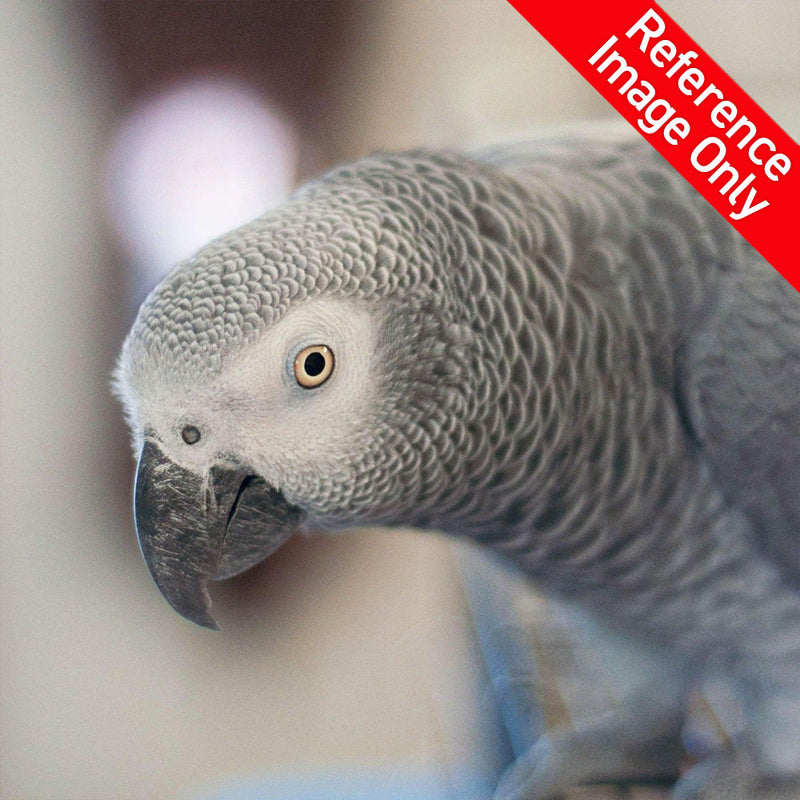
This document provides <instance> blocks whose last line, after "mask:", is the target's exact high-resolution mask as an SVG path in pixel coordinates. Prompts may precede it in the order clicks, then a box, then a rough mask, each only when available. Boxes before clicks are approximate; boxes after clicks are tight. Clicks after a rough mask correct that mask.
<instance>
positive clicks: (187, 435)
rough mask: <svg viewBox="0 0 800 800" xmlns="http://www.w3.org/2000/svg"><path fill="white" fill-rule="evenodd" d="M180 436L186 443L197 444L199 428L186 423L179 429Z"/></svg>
mask: <svg viewBox="0 0 800 800" xmlns="http://www.w3.org/2000/svg"><path fill="white" fill-rule="evenodd" d="M181 437H182V438H183V441H184V442H186V444H197V443H198V442H199V441H200V429H199V428H196V427H195V426H194V425H187V426H186V427H185V428H184V429H183V430H182V431H181Z"/></svg>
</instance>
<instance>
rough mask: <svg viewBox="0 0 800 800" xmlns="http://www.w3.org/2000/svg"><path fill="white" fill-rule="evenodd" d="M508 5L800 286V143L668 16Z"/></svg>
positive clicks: (606, 7)
mask: <svg viewBox="0 0 800 800" xmlns="http://www.w3.org/2000/svg"><path fill="white" fill-rule="evenodd" d="M509 2H510V3H511V5H513V6H514V7H515V8H516V9H517V10H518V11H519V12H520V13H521V14H522V15H523V16H524V17H525V18H526V19H527V20H528V22H530V23H531V25H533V26H534V27H535V28H536V30H537V31H539V33H541V34H542V36H544V38H545V39H547V41H548V42H550V44H551V45H553V47H555V48H556V50H558V51H559V52H560V53H561V55H563V56H564V58H566V59H567V61H569V62H570V64H572V66H573V67H575V69H577V70H578V72H580V73H581V75H583V77H584V78H586V80H588V81H589V82H590V83H591V84H592V86H594V88H595V89H597V91H599V92H600V94H602V95H603V97H605V98H606V100H608V101H609V102H610V103H611V105H612V106H614V108H616V109H617V111H619V113H620V114H622V116H623V117H625V119H627V120H628V122H630V123H631V124H632V125H633V126H634V127H635V128H636V130H638V131H639V132H640V133H641V134H642V135H643V136H645V138H646V139H647V140H648V141H649V142H650V143H651V144H652V145H653V147H655V148H656V150H658V152H659V153H661V155H663V156H664V157H665V158H666V159H667V160H668V161H669V162H670V163H671V164H672V165H673V166H674V167H675V168H676V169H677V170H678V172H680V173H681V175H683V177H684V178H686V179H687V180H688V181H689V182H690V183H691V184H692V186H694V187H695V188H696V189H697V190H698V191H699V192H700V193H701V194H702V195H703V197H705V198H706V200H708V201H709V202H710V203H711V205H713V206H714V208H716V209H717V211H719V213H720V214H722V215H723V216H724V217H725V218H726V219H727V220H728V221H729V222H730V223H731V225H733V226H734V227H735V228H736V229H737V230H738V231H739V233H741V234H742V236H744V237H745V238H746V239H747V240H748V241H749V242H750V243H751V244H752V245H753V246H754V247H755V248H756V249H757V250H758V251H759V252H760V253H761V254H762V255H763V256H764V258H766V259H767V261H769V263H770V264H772V266H774V267H775V268H776V269H777V270H778V271H780V272H781V274H782V275H783V276H784V277H785V278H786V279H787V280H789V281H790V282H791V283H792V284H793V285H794V287H795V288H796V289H798V290H799V291H800V257H798V245H797V243H796V239H795V237H796V236H797V231H796V229H797V225H798V216H800V146H798V145H797V143H796V142H794V141H793V140H792V139H791V138H790V137H789V136H788V135H787V134H786V133H785V132H784V131H783V130H782V129H781V128H780V127H779V126H778V125H777V123H776V122H775V121H774V120H773V119H772V118H771V117H769V115H768V114H766V113H765V112H764V111H763V110H762V109H761V108H760V107H759V106H758V104H757V103H756V102H755V101H754V100H753V99H752V98H751V97H749V96H748V95H747V94H746V93H745V92H744V91H742V89H741V88H740V87H739V86H738V85H737V84H736V83H735V82H734V81H733V80H732V79H731V78H730V77H729V76H728V75H727V74H726V73H725V71H724V70H723V69H722V68H721V67H720V66H719V65H718V64H717V63H716V62H715V61H714V60H713V59H712V58H710V57H709V56H708V55H707V54H706V53H705V52H704V51H703V50H702V49H701V48H700V47H699V46H698V45H697V44H696V43H695V42H694V40H693V39H692V38H691V37H690V36H688V34H686V32H685V31H683V30H682V29H681V28H680V26H679V25H678V24H677V23H676V22H675V21H674V20H673V19H672V18H671V17H670V16H669V15H668V14H667V13H666V12H664V11H663V10H662V9H661V8H660V7H659V6H658V5H657V4H656V3H653V2H649V0H615V2H613V3H598V2H575V1H574V0H573V2H569V0H566V1H564V2H541V0H539V2H536V0H509ZM720 24H724V20H720Z"/></svg>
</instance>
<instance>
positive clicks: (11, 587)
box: [0, 0, 800, 800]
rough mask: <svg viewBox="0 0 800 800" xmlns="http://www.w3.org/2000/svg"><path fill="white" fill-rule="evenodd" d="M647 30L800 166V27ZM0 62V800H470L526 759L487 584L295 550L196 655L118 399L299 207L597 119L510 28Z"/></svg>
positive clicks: (38, 28)
mask: <svg viewBox="0 0 800 800" xmlns="http://www.w3.org/2000/svg"><path fill="white" fill-rule="evenodd" d="M662 5H663V7H664V8H665V9H666V10H667V11H668V12H669V13H670V14H672V15H673V16H674V17H675V18H676V19H677V21H678V22H679V23H680V24H682V25H683V26H684V27H685V28H686V29H687V31H688V32H689V33H690V34H691V35H693V36H694V37H695V38H696V39H697V40H698V42H699V43H700V44H701V45H702V46H703V47H704V48H705V49H706V50H707V51H708V52H709V53H710V54H711V55H712V56H713V57H714V58H715V59H716V60H717V61H718V62H719V63H720V64H721V65H722V66H723V68H725V69H726V70H727V71H728V72H729V73H730V74H731V75H732V77H733V78H734V79H735V80H737V81H738V82H739V83H740V84H741V85H742V86H743V87H744V88H745V90H746V91H748V92H749V93H750V94H751V95H752V96H753V97H754V98H755V99H756V100H757V101H758V102H760V103H761V105H762V106H763V107H764V108H765V109H766V110H767V111H768V112H769V113H770V114H771V115H772V116H773V117H774V118H775V119H776V120H777V121H778V122H779V124H781V125H782V126H783V127H784V128H785V129H786V130H787V131H788V132H789V133H790V134H791V135H793V136H794V137H795V138H797V137H798V132H799V131H800V107H799V105H798V97H799V96H800V49H798V46H797V43H798V42H799V41H800V6H798V4H797V3H796V2H795V0H760V1H759V0H719V2H711V0H708V1H707V2H697V0H663V2H662ZM0 59H2V60H1V61H0V65H1V72H0V77H1V78H2V98H1V100H0V137H1V141H0V148H1V149H2V156H1V157H2V177H1V179H0V192H1V196H0V268H1V269H2V272H1V273H0V349H1V351H2V367H1V369H2V373H1V376H0V380H1V381H2V382H1V383H0V392H1V394H0V426H1V429H0V493H1V496H0V798H3V800H12V799H13V800H63V799H64V798H74V799H75V800H83V799H84V798H85V799H87V800H88V798H95V799H97V800H101V799H104V798H132V799H135V800H144V799H145V798H176V800H177V799H186V800H188V799H189V798H213V799H214V800H221V798H228V799H230V798H251V797H281V798H293V797H301V796H302V797H307V798H318V800H328V799H329V798H334V797H336V798H338V797H342V798H345V797H346V798H348V800H355V799H356V798H358V797H361V796H362V794H359V792H360V791H364V790H363V785H364V784H363V783H359V780H360V778H358V776H359V775H369V776H372V778H371V779H372V780H374V781H376V782H377V783H378V784H379V785H380V786H381V787H383V789H382V791H383V792H384V794H383V795H379V794H377V793H376V792H375V791H374V790H373V791H366V793H364V794H363V796H364V797H370V798H372V799H373V800H376V798H377V797H379V796H386V797H397V798H404V799H405V800H412V798H416V797H419V798H423V797H424V798H428V799H429V800H433V799H434V798H456V799H457V800H469V799H470V798H476V799H477V798H487V797H488V796H489V792H490V787H491V786H492V784H493V782H494V781H496V779H497V775H498V774H499V771H500V770H501V769H502V767H503V765H504V764H505V763H506V762H507V761H508V759H509V758H510V753H511V752H512V751H513V749H514V742H513V741H510V740H509V733H508V729H507V726H504V725H503V723H502V721H501V716H502V714H501V712H502V709H500V711H498V707H497V702H496V697H495V696H494V694H493V693H492V692H491V691H490V687H491V685H492V681H491V670H492V665H491V664H489V665H488V666H487V665H486V661H485V659H484V658H482V656H481V643H482V642H483V644H484V645H485V637H484V636H483V635H482V632H481V631H480V630H479V629H476V626H475V616H474V614H473V610H474V608H475V598H474V595H470V594H469V591H470V581H469V575H470V574H471V572H470V570H472V571H473V572H474V569H475V564H474V562H473V561H472V560H471V559H472V558H473V556H471V555H467V556H465V555H464V554H463V553H460V552H455V551H454V549H453V548H452V547H451V546H450V545H449V544H448V543H446V542H443V541H441V540H439V539H438V538H436V537H434V536H423V535H420V534H415V533H412V532H391V533H389V532H382V531H367V532H363V533H360V534H358V535H355V534H353V535H346V536H341V537H337V538H332V539H325V538H319V539H310V540H302V539H301V540H297V541H292V542H291V543H290V544H289V545H288V546H286V547H285V548H284V550H282V551H280V552H279V553H278V554H276V555H275V556H274V557H273V558H272V559H270V560H269V561H268V562H267V563H266V564H264V565H262V566H261V567H259V568H257V569H255V570H253V571H252V572H250V573H248V574H246V575H244V576H242V577H240V578H238V579H235V580H233V581H230V582H227V583H225V584H220V585H217V586H215V587H212V589H213V591H212V594H213V596H214V599H215V609H216V615H217V618H218V620H219V621H220V623H221V624H222V628H223V631H222V633H217V634H214V633H210V632H208V631H206V630H202V629H200V628H196V627H193V626H192V625H190V624H189V623H187V622H185V621H184V620H182V619H180V618H179V617H178V616H177V615H175V614H174V613H173V612H172V611H171V610H170V609H169V607H168V606H167V604H166V603H165V602H164V601H163V600H162V599H161V597H160V596H159V594H158V592H157V590H156V588H155V586H154V585H153V584H152V583H151V581H150V578H149V576H148V574H147V571H146V569H145V567H144V564H143V563H142V561H141V558H140V555H139V552H138V547H137V544H136V540H135V532H134V528H133V522H132V517H131V511H130V492H131V483H132V476H133V467H134V464H133V459H132V456H131V453H130V450H129V447H128V441H127V432H126V430H125V428H124V424H123V421H122V418H121V415H120V411H119V408H118V407H117V405H116V404H115V402H114V401H113V400H112V398H111V395H110V392H109V376H110V373H111V370H112V369H113V365H114V359H115V357H116V354H117V352H118V350H119V347H120V345H121V342H122V339H123V337H124V334H125V332H126V330H127V328H128V326H129V325H130V323H131V321H132V319H133V315H134V314H135V310H136V307H137V305H138V303H139V302H140V301H141V300H142V299H143V297H144V295H145V294H146V293H147V291H148V290H149V289H150V288H151V287H152V286H153V285H154V284H155V283H156V282H157V281H158V280H159V278H160V276H162V275H163V274H164V273H165V272H166V270H167V269H168V268H169V266H170V265H171V264H172V263H174V262H175V261H176V260H178V259H180V258H182V257H184V256H186V255H188V254H189V253H191V251H192V250H193V249H195V248H196V247H197V246H199V245H201V244H203V243H204V242H205V241H206V240H208V239H210V238H211V237H213V236H215V235H217V234H218V233H221V232H224V231H225V230H227V229H229V228H231V227H234V226H236V225H238V224H240V223H242V222H245V221H247V220H248V219H250V218H252V217H254V216H256V215H258V214H260V213H262V212H263V211H264V210H266V209H267V208H269V207H270V206H272V205H275V204H277V203H278V202H280V201H281V200H282V198H284V197H285V196H286V194H287V193H288V192H289V191H290V189H291V188H292V187H293V186H294V185H295V184H296V183H297V182H299V181H302V180H304V179H307V178H309V177H311V176H313V175H315V174H317V173H319V172H320V171H322V170H324V169H325V168H327V167H329V166H331V165H333V164H335V163H337V162H339V161H341V160H344V159H351V158H354V157H358V156H360V155H364V154H367V153H369V152H371V151H374V150H379V149H396V148H406V147H412V146H420V145H424V146H433V147H438V146H465V145H472V144H479V143H483V142H487V141H490V140H492V139H494V138H498V137H502V136H508V135H513V134H518V133H520V132H524V131H526V130H531V129H533V128H535V127H537V126H540V125H553V124H558V123H563V122H569V121H579V120H590V119H607V118H610V117H611V116H612V115H613V112H612V111H611V109H610V108H609V107H608V106H606V105H605V103H604V102H603V101H602V100H601V99H600V98H599V96H596V95H595V93H594V92H593V90H592V89H591V88H590V87H589V86H588V84H586V83H585V82H584V81H583V80H582V79H581V78H580V77H579V76H577V74H575V73H574V72H573V71H572V69H571V68H570V67H569V66H568V65H567V64H566V63H565V62H563V61H562V59H561V58H560V56H558V54H557V53H556V52H555V51H554V50H552V49H551V48H550V47H549V45H547V44H546V43H545V42H544V40H542V39H541V37H539V35H538V34H537V33H536V32H535V31H534V30H533V29H532V28H531V27H530V25H529V24H528V23H527V22H526V21H525V20H524V19H523V18H522V17H520V16H519V15H518V14H517V13H516V12H515V11H514V10H513V9H512V8H511V7H510V6H509V5H507V4H506V3H505V2H504V0H451V1H450V2H444V1H442V0H430V1H429V2H427V1H426V0H383V1H382V2H356V1H355V0H329V1H328V2H323V1H322V0H319V1H318V2H305V1H302V0H296V1H294V2H283V1H282V2H277V1H276V2H241V1H240V0H228V1H227V2H186V1H185V0H184V1H181V2H178V1H177V0H172V1H170V2H167V1H164V2H151V1H150V0H138V1H136V2H117V1H116V0H104V1H103V2H82V3H73V2H49V3H48V2H34V0H4V2H3V3H2V5H0ZM465 559H466V562H465ZM465 563H467V567H466V569H465V567H464V564H465ZM465 572H466V575H467V579H466V581H465V578H464V575H465ZM498 580H499V583H498V584H497V585H498V586H502V587H506V586H507V585H506V584H503V579H498ZM465 586H466V591H465ZM473 588H474V587H473ZM506 590H507V589H506V588H500V589H498V590H497V591H498V595H497V596H498V597H499V596H500V595H501V594H502V592H504V591H506ZM485 599H486V598H484V600H485ZM489 599H490V600H491V599H492V598H491V597H490V598H489ZM494 599H495V600H496V599H497V597H495V598H494ZM525 603H528V605H526V606H525V609H524V611H523V612H522V613H523V615H524V614H532V613H535V612H534V611H532V610H531V609H532V608H533V607H534V605H535V604H536V603H539V605H538V606H536V607H537V608H539V609H540V610H541V609H544V612H545V613H549V612H547V609H548V606H546V604H541V601H538V600H536V599H535V598H534V599H529V600H526V601H525ZM530 604H533V605H530ZM490 605H491V603H490ZM536 613H538V612H536ZM555 650H557V648H555V649H554V650H552V651H553V652H554V651H555ZM551 660H552V659H551ZM579 662H581V659H577V660H576V659H574V658H573V659H572V660H571V661H570V662H569V663H566V664H561V667H560V669H561V670H562V672H564V671H566V672H568V671H569V670H571V669H572V670H575V669H577V668H578V667H580V663H579ZM554 668H555V669H559V666H558V665H556V667H554ZM603 691H605V689H603ZM608 691H610V692H611V693H612V694H613V692H614V691H617V690H616V689H615V688H614V687H610V688H609V689H608ZM598 693H599V694H602V692H599V690H598ZM598 702H602V698H601V699H599V700H598ZM553 708H554V709H555V710H554V711H552V709H551V711H552V713H553V714H555V715H556V716H559V715H560V716H561V717H563V716H564V715H569V713H570V709H569V708H562V707H560V706H559V702H558V701H554V704H553ZM511 739H513V736H511ZM265 787H271V788H265ZM359 787H362V788H359ZM648 796H650V795H648Z"/></svg>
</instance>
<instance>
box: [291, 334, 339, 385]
mask: <svg viewBox="0 0 800 800" xmlns="http://www.w3.org/2000/svg"><path fill="white" fill-rule="evenodd" d="M331 372H333V350H331V349H330V348H329V347H326V346H325V345H324V344H315V345H312V346H311V347H304V348H303V349H302V350H301V351H300V352H299V353H298V354H297V358H295V360H294V377H295V379H296V380H297V382H298V383H299V384H300V385H301V386H302V387H303V388H304V389H315V388H316V387H317V386H321V385H322V384H323V383H325V381H326V380H328V378H329V377H330V375H331Z"/></svg>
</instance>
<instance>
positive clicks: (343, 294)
mask: <svg viewBox="0 0 800 800" xmlns="http://www.w3.org/2000/svg"><path fill="white" fill-rule="evenodd" d="M453 158H455V157H453ZM432 166H433V167H435V169H433V170H432ZM457 167H458V164H457V163H456V162H455V161H453V162H452V163H451V162H449V161H448V160H447V158H445V157H442V160H441V161H440V163H438V164H435V165H432V164H431V161H430V159H428V158H415V157H413V156H406V157H388V156H385V157H373V158H372V159H366V160H364V161H362V162H357V164H356V165H353V166H349V167H345V168H340V169H339V170H337V171H335V172H334V173H331V174H330V175H328V176H326V177H325V178H323V179H322V180H321V181H319V182H317V183H315V184H312V185H311V186H309V187H306V188H305V189H302V190H300V191H299V192H298V193H297V194H296V195H295V196H293V197H292V198H290V200H289V201H288V202H287V203H286V204H285V205H284V206H283V207H281V208H280V209H277V210H275V211H272V212H270V213H268V214H267V215H265V216H263V217H261V218H259V219H257V220H255V221H254V222H252V223H250V224H248V225H246V226H244V227H242V228H240V229H238V230H236V231H234V232H232V233H231V234H228V235H226V236H224V237H222V238H220V239H218V240H216V241H214V242H212V243H211V244H210V245H208V246H206V247H205V248H203V249H202V250H200V251H199V252H198V253H197V254H196V255H195V256H194V257H193V258H191V259H189V260H188V261H186V262H184V263H182V264H179V265H178V266H177V267H176V268H175V269H174V270H173V271H172V272H171V273H170V274H169V275H168V276H167V277H166V278H165V279H164V280H163V282H162V283H161V284H160V285H159V286H157V287H156V288H155V289H154V290H153V292H152V293H151V294H150V295H149V297H148V298H147V299H146V300H145V302H144V304H143V305H142V308H141V309H140V311H139V313H138V316H137V318H136V320H135V322H134V324H133V327H132V330H131V332H130V333H129V335H128V337H127V339H126V342H125V345H124V347H123V350H122V353H121V356H120V359H119V364H118V369H117V374H116V386H117V391H118V394H119V395H120V396H121V398H122V400H123V403H124V405H125V409H126V413H127V417H128V420H129V423H130V426H131V430H132V434H133V444H134V450H135V454H136V457H137V458H138V469H137V475H136V485H135V490H134V511H135V518H136V525H137V532H138V536H139V541H140V545H141V549H142V553H143V555H144V558H145V560H146V562H147V565H148V567H149V569H150V572H151V574H152V576H153V578H154V579H155V582H156V584H157V585H158V587H159V589H160V590H161V592H162V593H163V594H164V596H165V597H166V599H167V600H168V601H169V602H170V604H171V605H172V606H173V607H174V608H175V609H176V610H177V611H178V612H179V613H180V614H182V615H184V616H185V617H187V618H189V619H191V620H193V621H194V622H196V623H198V624H201V625H205V626H208V627H215V623H214V620H213V617H212V616H211V612H210V607H211V604H210V599H209V594H208V590H207V583H208V581H209V580H216V579H222V578H226V577H229V576H232V575H234V574H236V573H238V572H241V571H243V570H245V569H247V568H249V567H251V566H253V565H254V564H256V563H257V562H259V561H261V560H262V559H263V558H265V557H266V556H267V555H269V554H270V553H271V552H272V551H273V550H275V549H276V548H277V547H278V546H280V545H281V544H282V543H283V542H284V541H286V540H287V539H288V538H289V537H290V536H291V535H292V533H293V532H295V531H296V530H298V529H299V528H303V529H309V530H331V529H337V528H342V527H345V526H349V525H357V524H364V523H375V524H392V523H395V524H409V525H414V524H416V525H420V526H422V525H425V524H426V523H429V522H433V523H434V524H435V519H436V516H437V513H439V512H441V513H442V514H444V513H445V510H447V511H448V513H449V512H452V510H453V508H455V507H456V506H457V505H458V504H459V503H460V504H461V505H462V506H463V505H465V504H468V503H470V502H472V499H473V497H474V493H472V492H469V491H468V492H467V493H466V496H465V493H464V492H463V491H461V490H459V491H461V494H460V495H459V496H458V497H456V496H455V494H454V491H455V490H454V487H467V488H468V487H469V483H468V482H465V481H464V480H463V477H464V476H463V474H461V475H455V474H454V473H457V472H459V470H460V471H461V472H462V473H463V472H464V469H466V466H465V465H466V463H467V462H465V461H464V458H463V455H464V452H463V448H465V447H466V451H467V455H469V456H470V458H471V461H469V463H470V464H471V465H472V467H473V468H474V467H475V466H476V465H482V466H483V467H485V466H486V463H487V453H488V452H489V450H490V442H489V441H488V438H490V437H487V436H486V435H484V434H482V433H481V432H480V430H479V429H480V425H479V424H478V417H479V416H480V414H479V409H480V407H481V400H480V396H481V394H483V395H484V396H485V395H486V394H487V391H488V389H487V384H486V379H487V375H488V374H489V373H487V371H486V370H482V369H479V368H476V365H475V361H476V359H478V360H479V359H480V357H481V354H480V353H479V352H478V350H477V349H476V348H474V347H472V346H471V345H470V340H471V338H472V335H473V331H472V328H471V326H470V322H469V320H468V317H469V315H470V314H471V315H472V316H473V318H474V309H467V308H465V306H464V303H463V302H462V300H461V299H460V296H461V295H463V294H466V295H469V294H470V293H471V291H472V289H471V287H470V286H469V285H468V282H469V281H468V279H470V280H471V278H469V276H470V273H469V271H467V270H464V271H462V281H461V284H459V280H458V277H454V276H457V275H458V269H457V267H458V262H463V261H465V260H467V259H468V257H469V253H468V252H467V250H468V247H469V239H468V238H467V234H468V233H469V230H470V229H471V228H474V229H475V230H477V225H478V223H476V222H475V220H474V218H473V217H470V214H469V212H468V206H469V203H468V201H467V200H465V192H466V193H467V194H470V193H472V194H474V189H473V188H471V187H469V186H467V185H466V184H465V183H464V181H463V179H462V178H461V176H460V174H459V170H458V168H457ZM456 207H458V208H462V209H467V210H466V211H463V213H462V214H461V219H460V221H459V219H458V218H457V217H456V216H454V214H453V209H454V208H456ZM456 225H459V226H461V227H462V228H463V229H464V231H462V234H463V235H460V236H455V235H454V234H455V229H454V226H456ZM473 239H475V236H474V235H473ZM473 277H474V276H473ZM462 284H463V285H462ZM484 355H485V354H484ZM492 374H494V373H492ZM481 376H483V377H482V380H483V384H482V387H483V388H482V389H481V386H479V385H478V384H479V383H480V381H481ZM468 427H469V428H470V430H471V432H472V433H471V434H469V435H472V436H473V439H472V440H470V442H471V444H470V442H468V439H469V435H468V434H467V428H468ZM476 432H477V437H478V438H477V439H475V433H476ZM484 433H485V431H484ZM459 448H462V450H461V451H460V450H459Z"/></svg>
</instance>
